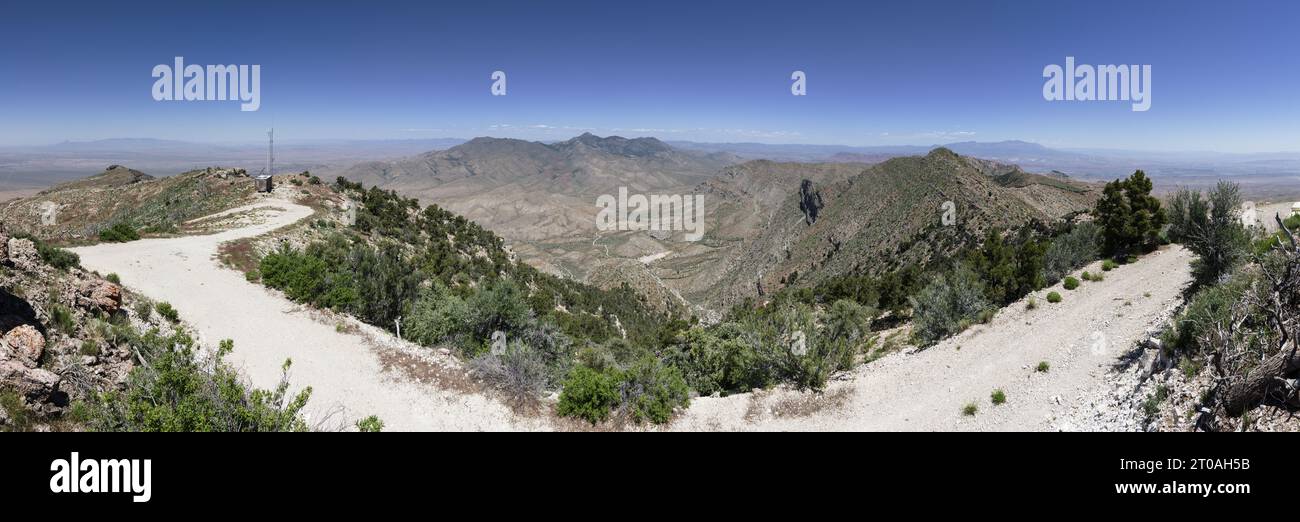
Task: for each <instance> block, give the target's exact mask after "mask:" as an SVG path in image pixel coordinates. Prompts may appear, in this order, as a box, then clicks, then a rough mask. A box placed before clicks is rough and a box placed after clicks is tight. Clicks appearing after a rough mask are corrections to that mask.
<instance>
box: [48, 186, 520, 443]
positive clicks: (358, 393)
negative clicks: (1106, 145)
mask: <svg viewBox="0 0 1300 522" xmlns="http://www.w3.org/2000/svg"><path fill="white" fill-rule="evenodd" d="M249 211H256V213H257V214H259V215H260V219H257V220H250V222H248V223H246V224H244V225H242V226H238V227H236V228H234V229H231V230H228V231H225V232H221V233H218V234H212V235H197V236H185V237H177V238H164V239H143V240H139V241H132V242H130V243H105V244H100V245H94V246H89V247H84V248H77V249H74V251H75V252H76V253H77V254H78V255H80V256H81V262H82V265H83V266H85V267H86V268H88V269H91V270H97V271H99V272H100V273H102V274H108V273H113V272H115V273H117V274H118V275H119V276H121V278H122V281H123V284H125V285H126V286H128V287H130V288H132V289H134V290H136V291H138V292H140V293H142V294H144V295H146V296H148V297H150V298H152V299H155V300H157V301H167V302H170V303H172V304H173V305H175V306H176V308H177V309H178V310H179V311H180V314H181V317H182V319H183V320H184V321H186V322H187V323H189V324H190V325H192V326H193V327H194V328H195V329H196V330H197V331H198V333H199V337H200V340H201V341H202V342H203V344H204V345H205V346H215V345H216V343H217V342H218V341H220V340H222V339H232V340H234V342H235V351H234V352H233V353H232V354H231V356H230V358H229V361H230V362H231V363H233V364H234V365H235V366H237V367H239V368H240V369H241V370H242V371H243V372H244V373H245V375H247V376H248V377H249V378H250V379H251V380H252V382H253V383H254V384H256V385H257V386H259V387H264V388H269V387H272V386H274V385H275V384H276V383H277V382H279V379H280V366H281V364H283V363H284V361H285V359H292V360H293V367H292V370H291V382H292V385H293V387H294V388H295V389H297V388H300V387H302V386H308V385H310V386H311V387H312V388H313V395H312V398H311V401H310V403H309V405H308V408H307V410H308V414H309V416H310V419H311V420H312V421H313V422H318V423H322V424H323V427H326V428H330V427H340V426H341V427H350V426H352V423H354V422H355V421H356V420H357V419H359V418H362V417H365V416H368V415H378V416H379V417H380V419H382V420H383V421H384V423H385V425H386V428H385V429H387V430H403V431H405V430H509V429H538V428H540V427H541V426H540V424H541V422H542V421H539V420H535V419H529V418H522V417H516V416H514V415H513V414H512V413H511V411H510V410H509V409H508V408H506V407H505V406H504V405H502V404H501V403H499V402H497V401H495V400H491V399H489V398H486V397H484V396H482V395H479V394H473V393H460V392H458V391H455V389H454V387H453V386H449V385H446V384H444V383H440V382H437V381H439V380H440V379H449V380H454V379H455V377H456V376H457V375H458V373H459V372H458V371H457V370H456V368H455V367H454V362H451V361H449V360H448V359H447V358H446V357H445V356H442V357H440V356H438V355H437V354H436V353H434V352H432V351H431V350H428V349H425V348H419V347H415V346H412V345H409V343H402V342H401V341H399V340H397V339H395V338H394V337H392V336H391V335H388V334H387V333H385V332H383V331H382V330H380V329H378V328H374V327H368V326H366V325H363V324H361V323H359V322H357V321H355V320H350V319H346V318H345V319H328V320H322V319H320V318H319V316H320V314H319V313H317V312H312V311H309V310H304V309H303V308H302V307H300V306H298V305H295V304H294V303H292V302H290V301H288V300H286V299H285V298H284V297H282V296H280V295H277V294H276V293H274V292H272V291H269V290H267V289H265V288H263V287H262V286H260V285H256V284H253V283H249V282H247V281H245V280H244V276H243V275H242V274H240V273H239V272H237V271H235V270H231V269H228V268H224V267H222V266H220V265H219V263H218V262H217V261H216V260H215V256H216V253H217V247H218V245H220V244H221V243H223V242H225V241H230V240H233V239H239V238H244V237H252V236H257V235H260V234H263V233H266V232H269V231H271V230H275V229H277V228H280V227H283V226H286V225H290V224H292V223H294V222H297V221H298V220H300V219H303V218H305V217H307V216H310V215H311V214H312V210H311V209H310V208H308V207H305V206H302V205H298V204H295V203H292V202H289V201H284V200H276V199H267V200H263V201H261V202H259V203H255V204H253V205H249V206H246V207H241V208H237V209H232V210H231V211H228V212H226V213H227V214H237V213H247V212H249ZM339 322H344V323H345V326H346V328H343V329H342V330H344V331H342V332H341V331H339V330H340V329H339V328H338V327H337V325H338V323H339ZM449 368H450V369H449Z"/></svg>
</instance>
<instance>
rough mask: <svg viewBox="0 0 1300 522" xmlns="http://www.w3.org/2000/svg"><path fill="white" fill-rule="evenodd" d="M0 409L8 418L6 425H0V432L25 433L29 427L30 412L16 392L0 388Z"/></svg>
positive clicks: (30, 420) (30, 421)
mask: <svg viewBox="0 0 1300 522" xmlns="http://www.w3.org/2000/svg"><path fill="white" fill-rule="evenodd" d="M0 409H3V410H4V412H5V413H6V414H7V416H8V417H9V422H8V423H7V424H3V425H0V431H27V429H29V428H30V427H31V424H32V418H31V417H32V416H31V412H29V411H28V410H27V405H26V404H24V403H23V398H22V396H21V395H19V394H18V392H16V391H14V390H11V389H9V388H0Z"/></svg>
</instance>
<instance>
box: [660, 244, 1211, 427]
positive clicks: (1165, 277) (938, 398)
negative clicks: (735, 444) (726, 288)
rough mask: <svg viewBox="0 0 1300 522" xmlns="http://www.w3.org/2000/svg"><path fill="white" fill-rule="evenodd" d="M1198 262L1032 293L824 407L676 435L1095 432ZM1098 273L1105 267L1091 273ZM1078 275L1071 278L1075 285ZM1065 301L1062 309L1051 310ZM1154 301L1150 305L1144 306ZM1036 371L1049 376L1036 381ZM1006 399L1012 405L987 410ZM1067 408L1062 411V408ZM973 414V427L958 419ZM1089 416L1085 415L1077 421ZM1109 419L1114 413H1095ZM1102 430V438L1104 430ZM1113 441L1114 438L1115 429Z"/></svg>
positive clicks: (788, 404)
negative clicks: (1053, 296)
mask: <svg viewBox="0 0 1300 522" xmlns="http://www.w3.org/2000/svg"><path fill="white" fill-rule="evenodd" d="M1192 257H1193V256H1192V255H1191V254H1190V253H1189V252H1187V251H1186V250H1184V249H1183V248H1182V247H1177V246H1174V247H1168V248H1164V249H1162V250H1160V251H1158V252H1155V253H1153V254H1150V255H1148V256H1145V257H1143V258H1142V259H1140V260H1139V261H1138V262H1137V263H1134V264H1132V265H1126V266H1121V267H1118V268H1116V269H1115V270H1112V271H1110V272H1105V280H1104V281H1101V282H1087V281H1084V282H1081V284H1080V286H1079V288H1078V289H1076V290H1072V291H1071V290H1065V289H1063V288H1062V287H1061V285H1059V284H1058V285H1057V286H1055V287H1053V288H1048V289H1044V290H1042V291H1039V292H1034V296H1035V299H1036V300H1037V303H1038V307H1037V308H1036V309H1034V310H1026V307H1025V301H1026V300H1027V299H1026V300H1022V301H1020V302H1018V303H1015V304H1013V305H1011V306H1009V307H1007V308H1004V309H1003V310H1002V311H1001V312H999V313H998V315H997V316H996V317H995V318H994V319H993V320H992V321H991V322H990V323H989V324H987V325H977V326H975V327H973V328H971V329H969V330H967V331H966V332H963V333H962V334H960V335H957V336H955V337H953V338H951V339H948V340H946V341H944V342H941V343H939V344H937V345H935V346H933V347H931V348H929V349H926V350H924V351H921V352H919V353H912V354H903V353H900V354H895V355H890V356H887V357H885V358H882V359H880V360H878V361H876V362H874V363H871V364H868V365H866V366H862V367H859V368H858V369H857V370H855V371H853V372H852V373H851V374H850V375H848V376H846V378H844V379H842V380H839V381H836V382H833V383H832V384H831V385H829V386H828V387H827V390H826V392H825V394H823V395H821V396H816V395H814V394H809V393H799V392H796V391H792V390H788V389H778V390H775V391H771V392H762V393H759V394H749V393H746V394H740V395H735V396H730V397H706V398H701V399H698V400H695V401H693V403H692V404H691V408H690V410H688V411H687V412H686V414H685V415H683V416H682V417H681V418H679V419H677V421H676V422H675V423H674V424H673V426H672V427H673V429H679V430H789V431H807V430H872V431H880V430H884V431H936V430H937V431H1036V430H1090V429H1097V427H1093V426H1090V425H1085V424H1082V423H1079V422H1078V419H1080V418H1083V419H1087V418H1091V417H1094V416H1093V415H1089V414H1086V412H1087V411H1088V410H1090V409H1096V408H1101V407H1104V406H1099V405H1104V401H1102V400H1100V398H1102V397H1104V396H1105V395H1106V393H1107V392H1108V391H1110V388H1111V384H1110V380H1112V379H1114V377H1115V376H1114V374H1113V373H1111V372H1110V368H1111V367H1112V365H1114V364H1115V363H1116V362H1117V360H1118V358H1119V357H1120V356H1121V355H1123V354H1124V353H1125V352H1127V351H1128V350H1129V349H1130V348H1132V347H1133V346H1134V343H1136V342H1137V341H1138V340H1140V339H1141V338H1143V336H1145V335H1146V333H1147V329H1148V328H1150V327H1152V326H1154V323H1157V322H1158V319H1159V318H1161V317H1162V315H1163V314H1164V313H1165V311H1166V310H1167V309H1168V308H1169V307H1170V306H1172V305H1174V304H1176V303H1177V302H1179V300H1180V299H1181V298H1180V297H1179V292H1180V291H1182V289H1183V287H1184V286H1185V285H1186V284H1187V283H1188V282H1189V281H1190V273H1189V266H1188V263H1189V262H1190V261H1191V259H1192ZM1086 269H1087V270H1090V271H1093V272H1100V271H1101V268H1100V263H1094V264H1093V265H1092V266H1089V267H1087V268H1086ZM1080 273H1081V272H1075V275H1076V276H1077V275H1078V274H1080ZM1049 291H1057V292H1059V293H1060V294H1061V295H1062V296H1063V297H1064V300H1063V301H1062V302H1061V303H1058V304H1049V303H1048V302H1047V300H1046V299H1045V296H1046V295H1047V293H1048V292H1049ZM1148 294H1149V295H1148ZM1039 361H1047V362H1048V364H1049V365H1050V366H1051V369H1050V370H1049V371H1048V372H1046V373H1039V372H1036V371H1035V367H1036V366H1037V365H1038V363H1039ZM997 388H1001V389H1002V390H1004V391H1005V393H1006V397H1007V401H1006V403H1005V404H1002V405H999V406H995V405H993V404H992V402H991V400H990V397H989V396H990V394H991V393H992V392H993V390H994V389H997ZM1058 400H1059V402H1058ZM967 403H975V404H976V405H977V406H978V408H979V411H978V413H977V414H976V415H974V416H967V415H963V414H962V408H963V406H965V405H966V404H967ZM1080 412H1085V414H1080ZM1097 413H1098V415H1096V416H1097V417H1104V416H1105V415H1104V414H1105V413H1106V412H1097ZM1100 428H1101V429H1106V427H1105V426H1102V427H1100ZM1111 429H1113V428H1111Z"/></svg>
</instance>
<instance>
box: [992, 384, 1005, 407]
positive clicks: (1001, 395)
mask: <svg viewBox="0 0 1300 522" xmlns="http://www.w3.org/2000/svg"><path fill="white" fill-rule="evenodd" d="M989 400H990V401H992V402H993V405H994V406H997V405H1001V404H1004V403H1006V402H1007V393H1006V392H1004V391H1002V388H998V389H996V390H993V393H991V394H989Z"/></svg>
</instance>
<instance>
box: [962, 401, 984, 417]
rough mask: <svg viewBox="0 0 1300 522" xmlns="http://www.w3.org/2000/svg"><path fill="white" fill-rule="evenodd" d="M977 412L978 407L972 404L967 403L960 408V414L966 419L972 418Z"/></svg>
mask: <svg viewBox="0 0 1300 522" xmlns="http://www.w3.org/2000/svg"><path fill="white" fill-rule="evenodd" d="M979 411H980V407H979V405H978V404H975V403H973V402H968V403H966V405H965V406H963V407H962V408H961V414H962V415H965V416H967V417H974V416H975V414H976V413H979Z"/></svg>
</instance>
